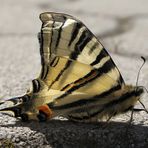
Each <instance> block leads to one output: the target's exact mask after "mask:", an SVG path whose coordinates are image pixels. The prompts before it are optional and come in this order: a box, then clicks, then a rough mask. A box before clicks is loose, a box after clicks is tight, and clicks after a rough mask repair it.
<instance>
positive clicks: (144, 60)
mask: <svg viewBox="0 0 148 148" xmlns="http://www.w3.org/2000/svg"><path fill="white" fill-rule="evenodd" d="M141 59H142V60H143V63H142V65H141V67H140V69H139V71H138V75H137V80H136V86H138V80H139V76H140V71H141V69H142V67H143V65H144V64H145V62H146V59H145V58H144V57H143V56H141Z"/></svg>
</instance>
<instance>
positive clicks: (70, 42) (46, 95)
mask: <svg viewBox="0 0 148 148" xmlns="http://www.w3.org/2000/svg"><path fill="white" fill-rule="evenodd" d="M40 20H41V21H42V26H41V31H40V33H39V35H38V38H39V43H40V55H41V72H40V75H39V76H38V78H36V79H34V80H32V88H31V89H30V90H29V91H27V93H26V94H24V95H23V96H20V97H16V98H11V99H8V100H5V101H1V103H0V111H1V112H6V111H11V112H13V113H14V115H15V117H21V118H22V120H23V121H28V120H39V121H46V120H48V119H52V118H54V117H56V116H64V117H66V118H68V119H69V120H72V121H78V122H97V121H98V120H102V119H104V118H105V119H107V118H110V117H112V116H115V115H117V114H120V113H124V112H126V111H128V110H130V109H132V108H133V107H134V106H135V104H136V103H137V101H138V100H140V97H141V95H142V93H143V92H144V90H143V88H142V87H140V86H139V87H138V86H132V85H127V84H125V82H124V80H123V78H122V76H121V74H120V72H119V70H118V68H117V66H116V65H115V63H114V62H113V60H112V58H111V56H110V55H109V54H108V52H107V51H106V49H105V48H104V47H103V45H102V44H101V43H100V41H99V40H98V39H97V38H96V37H95V35H94V34H93V33H92V32H91V31H90V30H89V29H88V28H87V27H86V26H85V25H84V24H83V23H82V22H81V21H80V20H78V19H76V18H74V17H73V16H70V15H67V14H62V13H54V12H45V13H42V14H40Z"/></svg>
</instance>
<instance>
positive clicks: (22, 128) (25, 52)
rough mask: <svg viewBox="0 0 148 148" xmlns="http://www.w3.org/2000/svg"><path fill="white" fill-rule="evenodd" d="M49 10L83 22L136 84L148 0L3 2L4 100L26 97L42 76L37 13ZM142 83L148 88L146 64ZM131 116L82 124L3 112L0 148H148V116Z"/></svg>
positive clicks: (0, 76)
mask: <svg viewBox="0 0 148 148" xmlns="http://www.w3.org/2000/svg"><path fill="white" fill-rule="evenodd" d="M45 11H56V12H63V13H68V14H71V15H74V16H75V17H77V18H79V19H80V20H82V21H83V22H84V23H85V24H86V25H87V26H88V28H90V30H92V32H93V33H94V34H95V35H96V36H97V37H98V38H99V39H100V40H101V42H102V43H103V45H104V46H105V47H106V48H107V49H108V51H109V53H110V54H111V56H112V57H113V59H114V61H115V63H116V64H117V66H118V68H119V69H120V71H121V73H122V75H123V77H124V79H125V81H126V83H129V84H133V85H135V83H136V77H137V73H138V70H139V68H140V65H141V64H142V60H141V59H140V56H144V57H145V58H146V59H147V60H148V42H147V38H148V29H147V26H148V1H147V0H130V1H129V0H124V1H122V0H110V1H108V0H103V1H101V0H93V1H90V0H54V1H53V0H42V1H40V0H25V1H20V0H15V1H12V0H1V5H0V18H1V22H0V84H1V85H0V98H10V97H13V96H18V95H22V94H23V93H25V92H26V89H27V88H28V87H29V85H30V82H31V80H32V79H34V78H36V77H37V76H38V74H39V71H40V57H39V46H38V40H37V38H36V36H37V33H38V32H39V30H40V26H41V22H40V20H39V18H38V16H39V14H40V13H41V12H45ZM139 85H142V86H145V87H146V88H148V62H146V64H145V65H144V67H143V69H142V71H141V74H140V78H139ZM147 97H148V94H147V93H145V94H144V95H143V97H142V101H143V103H144V104H145V106H146V107H147V108H148V101H147ZM137 107H141V106H140V105H137ZM129 119H130V113H127V114H124V115H120V116H117V117H115V118H113V119H112V120H111V121H110V123H105V122H101V123H96V124H84V123H75V122H70V121H67V120H65V119H62V118H57V119H55V120H52V121H49V122H46V123H38V122H27V123H23V122H21V121H20V120H19V119H15V118H13V117H10V116H8V115H2V114H0V147H19V148H21V147H25V148H69V147H70V148H73V147H74V148H83V147H84V148H92V147H93V148H95V147H96V148H98V147H100V148H128V147H129V148H147V147H148V114H146V113H145V112H138V113H135V114H134V122H133V124H132V125H129V124H128V120H129Z"/></svg>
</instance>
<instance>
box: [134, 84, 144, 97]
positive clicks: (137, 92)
mask: <svg viewBox="0 0 148 148" xmlns="http://www.w3.org/2000/svg"><path fill="white" fill-rule="evenodd" d="M143 92H144V89H143V87H141V86H136V87H135V96H141V95H142V94H143Z"/></svg>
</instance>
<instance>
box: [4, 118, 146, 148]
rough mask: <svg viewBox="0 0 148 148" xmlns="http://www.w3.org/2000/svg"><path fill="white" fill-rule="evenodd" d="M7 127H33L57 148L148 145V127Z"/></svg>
mask: <svg viewBox="0 0 148 148" xmlns="http://www.w3.org/2000/svg"><path fill="white" fill-rule="evenodd" d="M4 127H12V128H13V127H29V128H30V129H31V131H35V133H41V134H42V135H44V137H45V141H46V142H45V143H46V144H49V145H50V146H52V147H53V148H54V147H81V148H83V147H88V148H89V147H92V146H93V147H94V148H95V147H96V148H97V147H105V148H106V147H107V148H108V147H110V148H114V147H116V146H117V145H119V146H120V147H121V148H122V147H129V146H132V145H135V146H137V147H138V146H140V145H143V146H146V145H148V140H147V139H148V127H146V126H143V125H142V124H141V125H140V124H139V125H133V124H132V125H129V124H128V123H123V122H109V123H106V122H99V123H91V124H90V123H77V122H71V121H61V120H51V121H48V122H35V121H30V122H26V123H25V122H21V121H17V122H16V124H9V125H4Z"/></svg>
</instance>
